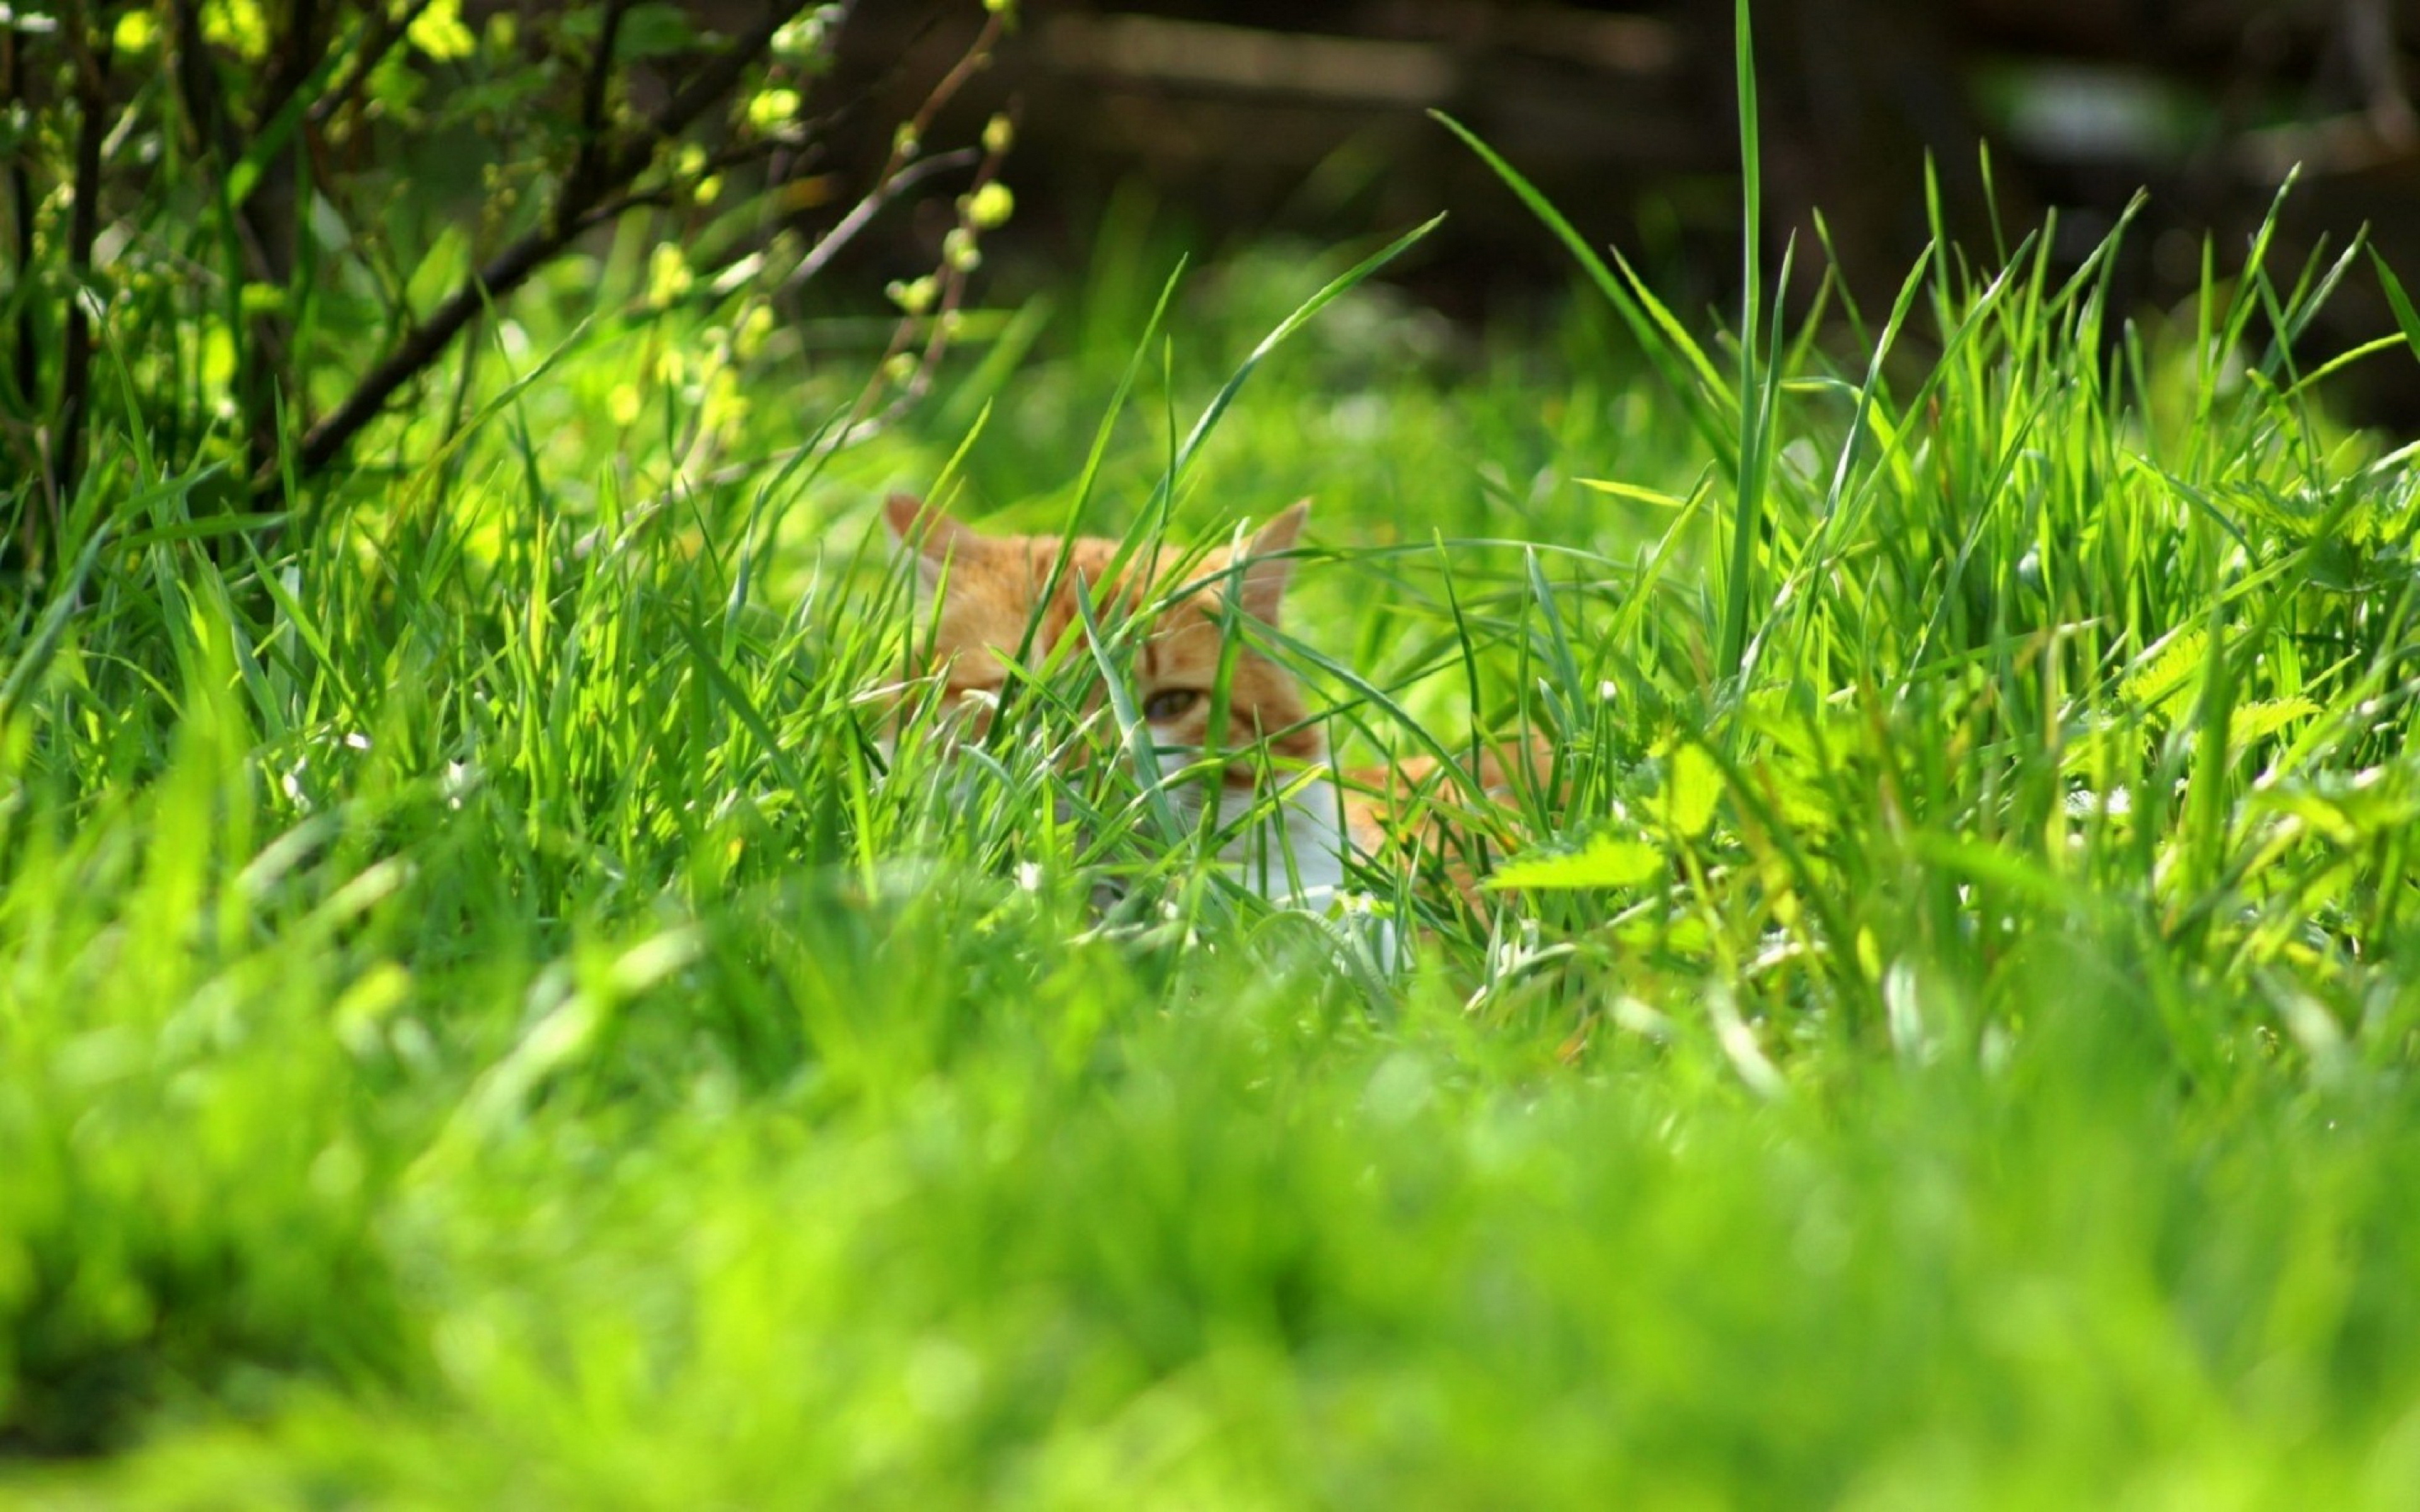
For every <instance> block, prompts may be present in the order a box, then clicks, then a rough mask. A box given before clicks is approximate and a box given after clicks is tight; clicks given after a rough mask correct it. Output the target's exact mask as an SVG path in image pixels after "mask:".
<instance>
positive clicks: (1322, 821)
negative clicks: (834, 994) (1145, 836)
mask: <svg viewBox="0 0 2420 1512" xmlns="http://www.w3.org/2000/svg"><path fill="white" fill-rule="evenodd" d="M1310 510H1311V503H1310V501H1309V500H1304V501H1300V502H1298V503H1295V505H1293V506H1292V507H1291V508H1289V509H1286V510H1284V511H1283V512H1281V513H1280V514H1279V515H1278V516H1277V517H1275V518H1273V519H1271V520H1270V521H1269V522H1268V523H1267V524H1265V525H1264V526H1262V527H1261V528H1260V530H1259V531H1258V532H1255V533H1254V534H1253V535H1252V536H1250V538H1249V540H1247V541H1245V542H1244V543H1243V544H1242V545H1241V546H1240V547H1236V548H1218V549H1212V550H1209V551H1206V552H1199V553H1185V552H1181V551H1178V550H1176V549H1174V548H1159V549H1158V550H1156V551H1151V550H1138V551H1137V552H1135V553H1134V554H1133V556H1132V558H1131V559H1130V560H1128V561H1127V562H1126V563H1124V564H1123V565H1122V564H1121V563H1119V562H1118V557H1119V552H1120V548H1119V544H1118V543H1117V542H1115V541H1110V540H1105V539H1101V538H1099V537H1094V536H1078V537H1076V538H1075V539H1073V540H1072V541H1070V540H1065V539H1063V538H1062V537H1060V536H1056V535H1001V536H994V535H985V534H983V533H982V532H977V531H975V530H972V529H970V527H968V526H967V525H965V524H964V523H963V522H961V521H959V520H957V519H955V518H954V517H951V516H950V515H949V514H948V513H946V512H945V511H943V510H941V509H939V508H937V507H934V506H931V505H928V504H926V503H924V502H923V501H921V500H919V499H916V498H915V497H913V496H911V495H907V494H894V495H892V497H891V498H890V499H889V501H887V502H886V503H885V505H884V508H883V517H884V523H885V525H886V526H887V527H888V530H889V533H890V536H891V539H892V542H893V543H894V546H895V548H897V549H900V550H903V551H905V552H906V553H907V554H908V555H909V557H910V558H911V560H912V563H913V565H914V568H915V572H916V578H917V586H918V591H919V601H920V603H921V604H923V605H924V606H925V609H924V611H923V612H921V613H920V616H919V622H918V632H917V635H916V636H915V637H914V640H915V641H916V644H915V664H914V665H912V666H911V667H910V668H909V669H908V670H909V671H910V673H911V675H913V676H920V677H922V676H930V677H938V678H939V702H940V706H941V709H942V711H943V713H944V714H945V716H948V717H952V718H954V720H957V721H960V722H961V724H962V728H965V729H967V730H969V731H970V732H972V733H980V732H981V731H982V730H984V729H985V728H986V727H987V726H988V724H989V721H990V718H991V715H992V712H993V711H994V710H995V709H996V708H997V707H998V706H999V703H1000V702H1001V698H1002V696H1003V694H1004V691H1005V688H1006V684H1007V682H1008V679H1009V671H1008V664H1009V663H1011V662H1014V661H1015V659H1016V656H1017V652H1018V648H1019V647H1020V646H1025V647H1028V650H1027V657H1028V660H1029V662H1030V663H1031V664H1032V665H1035V666H1038V665H1039V664H1040V662H1041V661H1042V659H1043V657H1044V656H1047V654H1048V653H1049V651H1050V650H1051V649H1052V648H1053V647H1054V646H1058V645H1060V644H1061V643H1062V642H1063V641H1064V640H1067V639H1068V638H1069V637H1071V636H1073V637H1080V636H1081V635H1082V634H1083V627H1082V619H1081V614H1080V610H1079V609H1078V595H1079V594H1085V593H1088V592H1094V593H1095V594H1096V596H1095V598H1094V604H1095V605H1096V606H1099V607H1098V608H1096V609H1095V613H1096V614H1097V615H1099V616H1100V618H1101V620H1102V622H1103V629H1104V632H1105V633H1108V628H1109V622H1110V621H1112V620H1115V619H1117V618H1119V617H1121V616H1124V615H1130V614H1132V613H1134V612H1137V611H1139V610H1140V609H1144V608H1146V607H1149V608H1152V609H1154V610H1155V612H1154V613H1153V618H1152V621H1151V623H1150V624H1149V625H1145V626H1142V627H1140V628H1141V630H1142V634H1141V635H1140V638H1139V640H1137V641H1136V643H1135V645H1134V650H1133V656H1132V662H1131V670H1132V677H1133V685H1132V687H1130V688H1129V689H1128V691H1129V693H1130V695H1131V704H1132V707H1133V709H1134V710H1135V712H1136V714H1137V715H1138V717H1140V720H1141V721H1142V723H1143V725H1144V726H1145V728H1146V729H1147V731H1148V733H1149V735H1150V741H1151V745H1152V748H1153V749H1154V752H1155V755H1156V759H1157V761H1158V763H1159V767H1160V774H1161V776H1162V777H1163V778H1167V779H1176V778H1178V776H1179V774H1187V773H1192V769H1194V768H1196V767H1198V766H1199V765H1200V764H1201V763H1202V753H1203V752H1204V750H1205V749H1207V748H1209V747H1210V746H1212V745H1213V744H1215V745H1216V747H1217V748H1218V750H1219V751H1220V752H1221V753H1222V754H1223V756H1224V758H1225V764H1224V765H1223V767H1222V768H1221V770H1220V771H1219V772H1218V774H1217V786H1218V827H1219V831H1220V833H1221V834H1223V835H1225V836H1226V837H1227V838H1226V840H1225V841H1224V843H1223V844H1222V846H1221V848H1220V850H1219V853H1218V859H1219V860H1220V861H1221V862H1223V863H1225V864H1226V865H1228V866H1229V867H1231V868H1232V869H1233V872H1234V874H1235V875H1236V877H1237V880H1238V881H1240V882H1241V883H1242V884H1243V885H1244V886H1245V887H1249V888H1250V889H1251V890H1252V891H1254V892H1256V893H1258V894H1260V895H1261V896H1262V897H1263V898H1265V899H1267V900H1268V901H1270V902H1271V903H1277V904H1279V905H1280V906H1293V907H1303V908H1308V909H1311V910H1312V911H1314V912H1326V911H1327V910H1328V909H1329V908H1330V906H1331V905H1334V904H1337V903H1345V902H1347V901H1348V893H1347V890H1346V882H1347V878H1348V876H1349V874H1350V868H1351V866H1352V865H1353V864H1354V863H1356V862H1361V863H1388V864H1392V865H1403V864H1407V863H1409V862H1411V861H1413V860H1414V859H1416V858H1417V857H1418V856H1419V855H1421V854H1423V853H1434V852H1435V851H1437V850H1439V849H1447V848H1453V847H1452V841H1454V839H1455V838H1456V837H1455V836H1454V834H1453V832H1452V830H1451V829H1450V826H1449V825H1448V824H1447V823H1446V821H1444V820H1442V819H1441V818H1440V817H1439V816H1438V811H1437V810H1438V809H1439V808H1440V807H1445V808H1449V809H1450V807H1451V806H1452V804H1453V803H1455V802H1459V801H1460V800H1462V799H1463V797H1464V796H1465V795H1463V794H1462V793H1461V791H1460V790H1459V788H1458V787H1457V786H1456V785H1455V784H1454V783H1453V781H1452V780H1451V779H1450V777H1445V778H1441V777H1440V774H1439V770H1438V764H1437V763H1436V762H1435V759H1434V758H1413V759H1410V760H1407V761H1402V762H1396V763H1391V764H1388V765H1385V766H1378V767H1370V768H1364V769H1357V770H1352V771H1342V770H1340V769H1339V768H1338V767H1337V765H1336V764H1335V761H1334V759H1333V757H1332V755H1331V753H1330V751H1329V749H1328V744H1327V737H1326V732H1325V730H1324V728H1323V722H1322V721H1321V720H1319V719H1318V718H1316V717H1313V714H1312V711H1311V707H1310V705H1309V704H1308V702H1306V700H1305V698H1304V694H1303V689H1302V686H1301V684H1300V683H1299V682H1298V681H1297V680H1296V679H1295V676H1294V675H1293V673H1292V672H1290V671H1287V670H1286V669H1285V668H1284V667H1283V666H1281V665H1280V664H1279V663H1278V662H1277V661H1276V660H1274V659H1272V658H1271V657H1270V656H1267V655H1266V654H1265V653H1264V652H1263V651H1262V650H1260V649H1259V648H1258V647H1257V646H1255V645H1254V644H1253V643H1252V640H1250V639H1249V638H1246V639H1244V640H1242V641H1241V643H1239V644H1238V645H1236V646H1235V647H1233V653H1232V665H1231V666H1229V667H1228V669H1227V672H1226V694H1225V700H1224V706H1223V709H1221V707H1220V701H1219V699H1218V696H1217V692H1216V690H1217V687H1218V683H1219V678H1220V667H1221V663H1222V662H1223V661H1228V660H1230V648H1229V646H1228V643H1227V642H1228V637H1229V635H1230V633H1231V629H1232V627H1233V623H1234V619H1233V616H1234V615H1235V614H1237V613H1240V614H1241V615H1242V616H1243V617H1245V618H1247V619H1249V620H1254V621H1258V622H1259V623H1260V624H1262V625H1266V626H1270V627H1273V628H1274V627H1278V626H1280V625H1283V623H1284V609H1285V597H1286V590H1287V587H1288V586H1289V584H1290V582H1291V580H1292V578H1293V567H1294V554H1295V547H1296V544H1297V542H1298V541H1299V540H1300V537H1301V534H1302V528H1303V523H1304V521H1305V520H1306V519H1307V518H1308V517H1309V516H1310ZM1062 556H1064V561H1063V563H1062ZM1101 589H1106V592H1097V591H1098V590H1101ZM935 594H938V595H939V604H938V606H934V605H933V602H932V601H933V598H934V595H935ZM1231 595H1232V597H1233V604H1232V606H1231V604H1230V596H1231ZM928 625H929V633H928V632H927V629H926V627H927V626H928ZM1029 627H1031V639H1030V640H1029ZM1221 713H1223V716H1224V728H1223V729H1220V730H1218V731H1217V732H1215V733H1216V736H1217V738H1216V741H1215V742H1213V740H1212V735H1213V733H1214V732H1213V731H1212V730H1211V729H1210V720H1211V719H1212V717H1214V715H1217V714H1221ZM1524 754H1525V758H1526V759H1525V760H1524V761H1523V762H1522V763H1520V764H1521V765H1523V766H1526V767H1527V769H1528V780H1529V781H1531V782H1533V783H1534V782H1536V781H1538V780H1540V779H1542V778H1543V776H1544V773H1545V771H1546V765H1545V762H1546V759H1547V757H1548V755H1549V753H1548V752H1547V750H1546V749H1545V748H1544V745H1543V743H1541V742H1532V743H1531V745H1530V746H1529V747H1528V748H1527V750H1526V751H1525V753H1524ZM1513 765H1514V763H1513V762H1512V761H1510V760H1508V757H1507V755H1506V753H1504V752H1500V751H1499V752H1489V753H1486V754H1484V755H1482V756H1481V759H1480V761H1479V764H1478V769H1477V771H1476V774H1475V775H1476V776H1477V778H1478V780H1479V783H1480V785H1481V788H1482V790H1483V791H1485V792H1486V794H1487V795H1488V796H1490V797H1491V798H1494V799H1497V800H1498V801H1501V800H1503V799H1505V798H1507V797H1509V796H1510V795H1511V793H1512V771H1511V768H1512V766H1513ZM1200 777H1201V774H1199V773H1192V775H1191V776H1190V777H1188V778H1187V779H1185V780H1171V782H1170V783H1169V785H1168V787H1167V789H1166V791H1167V794H1168V795H1169V797H1170V799H1171V804H1172V805H1173V806H1175V808H1176V810H1177V812H1178V814H1179V816H1180V817H1182V818H1185V819H1187V820H1198V818H1199V816H1200V814H1201V810H1202V803H1203V802H1204V798H1203V796H1202V791H1201V790H1202V787H1203V786H1204V783H1203V781H1202V780H1201V779H1200ZM1440 798H1442V799H1445V800H1448V801H1447V802H1445V803H1444V804H1442V805H1440V804H1439V803H1438V802H1436V801H1435V800H1438V799H1440ZM1450 871H1452V872H1455V873H1456V874H1455V876H1454V880H1455V883H1456V885H1457V887H1460V888H1461V889H1462V890H1463V891H1464V893H1465V895H1466V897H1471V898H1473V899H1474V900H1475V899H1476V896H1477V894H1476V892H1475V890H1474V889H1475V881H1474V879H1473V878H1472V877H1471V875H1470V873H1469V871H1468V868H1467V867H1466V866H1462V865H1459V864H1450Z"/></svg>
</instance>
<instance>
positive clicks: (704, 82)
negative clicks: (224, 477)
mask: <svg viewBox="0 0 2420 1512" xmlns="http://www.w3.org/2000/svg"><path fill="white" fill-rule="evenodd" d="M805 8H806V0H782V3H781V4H778V5H776V6H774V8H773V9H772V11H771V12H770V13H769V14H768V16H767V17H766V18H765V19H764V20H763V21H761V22H760V23H758V24H757V25H755V26H753V27H752V28H751V29H750V30H748V31H747V32H745V33H742V34H741V35H740V37H739V38H738V39H737V40H735V41H734V42H733V43H732V45H731V48H730V50H729V51H727V52H725V53H723V54H721V55H720V56H718V57H716V58H715V59H714V61H713V62H711V63H709V64H708V65H707V66H706V67H705V68H704V69H700V70H699V71H698V74H697V76H696V77H695V78H693V79H691V80H690V82H689V83H688V84H687V85H683V86H682V87H681V89H680V90H679V91H678V92H677V93H675V95H674V96H673V98H672V99H671V100H669V101H667V102H666V103H665V105H664V107H663V108H662V109H661V110H660V111H659V112H657V113H656V115H655V116H654V117H653V118H652V119H651V120H650V121H649V122H648V123H647V125H646V127H645V129H644V130H643V131H640V132H638V133H637V134H636V135H635V136H633V137H632V138H631V139H630V140H629V141H628V142H626V143H624V144H623V145H622V146H621V147H619V148H617V149H615V150H613V152H611V153H606V154H600V156H599V158H598V160H597V168H596V170H595V173H594V175H593V177H592V179H591V181H589V182H587V183H585V184H576V183H573V182H571V181H570V180H569V179H566V182H565V184H564V186H563V189H562V192H561V193H559V194H558V195H557V196H556V200H555V204H554V208H553V209H552V211H551V213H550V214H549V215H548V216H547V218H546V222H545V224H543V225H542V226H540V227H539V228H538V229H537V230H535V231H532V232H530V233H529V234H528V235H526V236H524V237H522V238H521V239H520V240H518V241H516V242H514V243H513V244H512V245H511V246H508V247H506V248H505V249H504V251H503V252H501V253H499V254H497V255H496V256H495V257H494V258H493V259H491V260H490V261H489V263H488V264H487V265H486V266H485V267H483V268H480V269H479V270H476V271H475V272H473V273H472V274H471V275H470V276H468V277H466V278H465V279H464V280H463V281H462V283H461V285H460V286H458V288H456V289H455V290H454V292H453V293H452V294H450V295H448V296H446V298H445V299H444V301H442V303H440V304H439V305H438V306H437V308H436V309H435V310H433V311H431V312H429V316H428V318H427V320H426V321H425V322H423V323H422V324H421V325H419V326H418V327H416V328H414V329H413V331H412V332H411V335H409V336H407V337H406V338H405V339H404V342H403V344H402V345H401V346H400V347H396V349H395V350H394V351H393V352H391V353H389V354H388V355H387V357H386V358H385V359H384V360H383V361H381V362H380V363H378V364H377V365H376V366H374V367H372V368H371V369H370V371H369V372H368V373H366V374H365V375H364V376H363V378H362V380H361V382H360V383H359V384H357V385H356V386H355V387H354V389H353V392H352V393H349V394H347V395H346V396H345V399H344V402H343V403H341V404H339V405H337V406H336V408H335V409H333V410H331V411H329V413H328V414H327V416H326V417H325V418H323V419H321V420H320V421H319V422H318V424H314V425H313V426H312V427H311V428H310V430H308V431H307V432H305V433H304V435H303V437H302V450H301V457H300V460H301V463H302V471H304V472H306V473H309V472H317V471H319V470H320V469H322V468H324V467H326V466H327V465H328V464H329V463H330V462H332V461H334V459H335V458H336V456H337V455H338V454H340V453H341V452H343V451H344V449H345V446H346V444H347V443H348V442H349V441H350V440H352V439H353V438H354V437H355V436H357V435H359V434H360V433H361V431H362V429H363V427H365V426H366V425H368V424H369V423H370V422H371V421H373V420H375V419H377V418H378V416H379V415H380V413H381V412H383V411H384V409H386V406H387V403H388V401H390V400H391V399H393V398H394V397H395V394H396V391H397V390H399V389H401V388H402V387H403V386H404V385H405V384H407V383H409V382H411V380H412V379H413V378H416V377H418V376H419V375H420V373H421V372H422V370H423V369H425V368H427V366H428V364H429V363H432V362H434V361H435V360H436V359H437V357H438V355H439V354H440V353H442V351H444V350H445V348H446V347H447V346H449V345H450V344H451V343H452V342H453V340H454V338H455V337H456V336H457V335H458V334H460V333H461V331H462V328H463V327H465V326H467V325H468V324H470V322H471V320H472V317H473V316H476V315H477V314H478V313H479V312H480V311H481V310H483V309H485V308H486V307H487V306H488V304H489V302H490V301H496V300H501V299H503V298H504V296H506V295H508V294H510V293H512V292H513V290H515V289H517V288H519V287H520V285H522V284H524V283H526V282H527V281H528V280H529V277H530V275H531V274H533V273H535V272H536V271H537V270H539V269H540V268H543V267H544V266H546V264H547V263H549V262H551V261H552V260H553V259H554V258H555V257H556V256H557V255H560V254H561V253H562V252H563V250H564V249H565V248H566V247H567V246H569V245H570V244H571V242H572V241H573V239H576V238H577V237H578V236H579V235H580V234H581V233H582V231H584V230H586V229H587V228H588V227H589V226H590V225H591V224H594V223H593V221H592V220H591V216H592V214H593V212H594V211H595V210H596V209H597V207H599V206H601V205H605V204H607V203H608V202H609V201H610V200H612V199H613V197H614V196H615V194H616V193H617V192H618V191H619V190H621V189H622V188H623V187H625V186H626V185H628V183H629V182H630V181H631V180H632V179H634V178H636V177H638V176H639V175H640V174H641V173H643V172H644V171H645V169H646V166H647V164H648V162H650V161H651V160H652V159H653V157H654V155H655V150H656V147H657V146H658V145H659V143H661V142H663V141H665V140H667V139H668V138H670V137H672V136H675V135H676V134H677V133H679V132H680V131H683V130H685V129H686V128H687V127H688V126H689V125H690V123H691V122H693V121H695V120H696V119H697V117H698V116H702V115H704V114H705V113H706V110H707V108H708V107H710V106H712V105H713V104H714V103H715V101H716V100H721V98H723V97H724V96H725V95H727V94H728V93H730V91H731V88H732V86H733V85H736V84H737V83H738V82H739V80H740V78H741V76H742V75H744V74H745V73H746V72H747V71H748V69H750V68H752V67H753V66H754V64H755V63H756V60H757V59H758V58H760V57H762V56H763V55H764V54H765V50H766V49H767V48H768V47H769V46H771V45H772V41H773V34H774V33H775V32H777V31H779V30H781V29H782V27H783V26H784V25H786V24H788V23H789V22H790V20H791V18H792V17H794V16H796V15H797V14H798V13H799V11H801V10H803V9H805ZM254 486H255V487H256V489H267V488H273V487H274V486H276V479H275V477H274V476H273V475H271V476H258V475H256V477H255V479H254Z"/></svg>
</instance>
